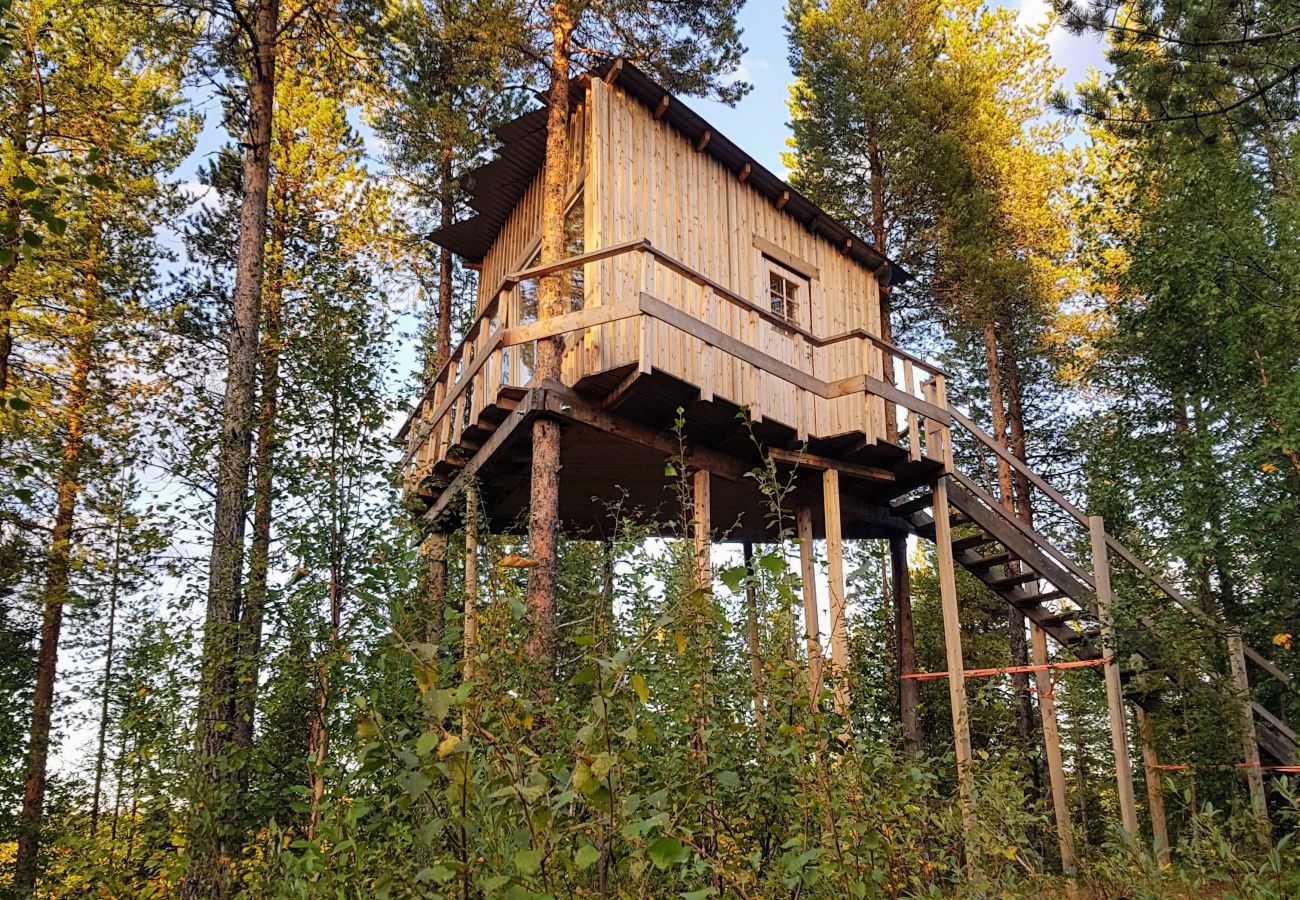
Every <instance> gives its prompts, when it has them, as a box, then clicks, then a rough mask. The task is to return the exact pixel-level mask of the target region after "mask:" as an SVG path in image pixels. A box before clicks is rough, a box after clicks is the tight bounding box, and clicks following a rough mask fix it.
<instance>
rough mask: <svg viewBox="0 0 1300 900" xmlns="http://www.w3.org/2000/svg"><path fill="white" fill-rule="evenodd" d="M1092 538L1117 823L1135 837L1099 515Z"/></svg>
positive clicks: (1092, 526) (1134, 805)
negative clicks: (1116, 794) (1112, 752)
mask: <svg viewBox="0 0 1300 900" xmlns="http://www.w3.org/2000/svg"><path fill="white" fill-rule="evenodd" d="M1088 533H1089V535H1090V537H1091V538H1092V578H1093V583H1094V585H1095V586H1096V591H1097V618H1098V620H1099V621H1100V623H1101V644H1102V651H1101V652H1102V655H1103V656H1104V657H1105V658H1106V659H1107V662H1106V664H1105V666H1104V667H1103V668H1104V670H1105V676H1106V709H1107V712H1108V713H1109V716H1110V743H1111V747H1112V749H1113V750H1114V752H1115V785H1116V788H1117V792H1118V794H1119V814H1120V824H1121V825H1122V826H1123V828H1124V831H1125V832H1127V833H1128V834H1130V835H1136V834H1137V801H1136V799H1135V798H1134V796H1133V763H1132V761H1131V760H1130V759H1129V753H1128V729H1127V727H1126V726H1125V722H1124V694H1123V692H1122V690H1121V687H1120V683H1119V660H1118V659H1116V658H1115V655H1116V653H1117V652H1118V650H1117V649H1116V647H1115V621H1114V617H1113V616H1112V614H1111V602H1112V600H1113V595H1112V594H1111V590H1110V560H1109V559H1108V558H1107V555H1106V523H1105V522H1104V521H1103V519H1102V517H1101V516H1089V517H1088Z"/></svg>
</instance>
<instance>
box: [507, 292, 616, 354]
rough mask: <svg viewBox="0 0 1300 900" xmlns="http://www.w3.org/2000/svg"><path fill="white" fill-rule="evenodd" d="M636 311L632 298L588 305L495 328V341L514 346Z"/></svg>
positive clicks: (590, 326) (592, 325) (600, 322)
mask: <svg viewBox="0 0 1300 900" xmlns="http://www.w3.org/2000/svg"><path fill="white" fill-rule="evenodd" d="M640 314H641V309H640V306H639V305H638V304H637V303H636V302H634V301H633V302H624V303H615V304H612V305H610V306H589V307H587V308H586V309H580V310H578V311H577V312H571V313H565V314H564V315H562V316H552V317H551V318H549V319H542V320H540V321H537V322H529V323H528V324H527V325H516V326H515V327H514V328H507V329H505V330H504V331H503V332H498V334H500V335H501V337H500V338H499V341H500V342H501V343H503V344H504V345H505V346H507V347H515V346H518V345H520V344H530V343H532V342H533V341H540V340H545V339H546V338H550V337H555V336H557V335H561V334H567V333H569V332H572V331H579V330H581V329H583V328H592V327H595V326H597V325H606V324H609V323H610V322H617V321H619V320H620V319H630V318H632V317H634V316H638V315H640Z"/></svg>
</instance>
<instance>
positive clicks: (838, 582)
mask: <svg viewBox="0 0 1300 900" xmlns="http://www.w3.org/2000/svg"><path fill="white" fill-rule="evenodd" d="M822 506H823V512H824V514H825V516H826V570H827V581H828V585H829V589H830V615H831V682H832V684H831V686H832V688H833V689H834V691H835V711H836V712H837V713H839V714H840V715H841V716H848V714H849V681H848V679H849V624H848V600H847V598H846V597H845V593H846V589H845V583H844V539H843V534H842V532H841V526H840V473H839V472H837V471H836V470H835V469H827V470H825V471H824V472H823V473H822Z"/></svg>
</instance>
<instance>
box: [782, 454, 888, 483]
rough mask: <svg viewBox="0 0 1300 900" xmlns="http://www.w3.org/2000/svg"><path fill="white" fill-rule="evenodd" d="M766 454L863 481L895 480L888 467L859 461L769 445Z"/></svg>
mask: <svg viewBox="0 0 1300 900" xmlns="http://www.w3.org/2000/svg"><path fill="white" fill-rule="evenodd" d="M767 454H768V456H770V457H772V458H773V459H775V460H777V461H778V462H784V463H790V464H791V465H796V466H805V467H806V468H809V469H820V470H822V471H836V472H842V473H843V474H845V475H851V476H853V477H854V478H861V479H863V480H865V481H879V482H886V483H887V482H891V481H894V480H895V475H894V473H893V472H891V471H889V470H888V469H881V468H877V467H876V466H864V465H860V464H859V463H852V462H846V461H844V460H839V459H831V458H830V457H829V456H815V455H814V454H812V453H804V452H803V451H801V450H782V449H781V448H780V447H769V448H768V449H767Z"/></svg>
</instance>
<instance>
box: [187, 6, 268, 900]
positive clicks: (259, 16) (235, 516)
mask: <svg viewBox="0 0 1300 900" xmlns="http://www.w3.org/2000/svg"><path fill="white" fill-rule="evenodd" d="M279 19H280V6H279V0H257V3H256V7H255V9H254V13H253V22H252V33H251V34H249V35H248V38H249V49H250V51H251V54H250V56H251V59H250V63H251V65H250V67H249V68H250V73H249V77H250V82H249V85H248V101H249V104H248V140H247V143H246V144H245V145H244V159H243V197H242V199H241V203H240V210H239V244H238V249H237V253H236V260H235V289H234V297H233V306H234V316H233V321H232V322H231V327H230V341H229V354H228V360H227V368H226V392H225V399H224V402H223V405H222V412H221V440H220V447H219V450H218V456H217V484H216V495H217V496H216V508H215V511H214V515H213V534H212V555H211V559H210V561H209V565H208V597H207V613H206V617H205V622H204V630H203V662H202V670H201V673H200V684H199V713H198V715H199V721H198V747H197V772H196V774H197V782H198V785H197V796H196V798H195V800H196V809H195V814H194V817H193V821H192V823H191V829H190V836H189V853H190V859H189V865H188V867H187V871H186V873H185V878H184V879H183V880H182V882H181V886H180V895H181V897H182V898H184V900H194V898H199V897H224V896H226V895H227V894H228V893H229V883H228V879H229V873H228V871H227V861H226V855H227V854H228V853H229V852H231V851H232V850H233V849H234V845H235V844H237V841H238V839H237V830H238V825H237V819H238V816H237V804H238V802H239V798H238V795H237V792H236V791H234V790H232V787H233V785H232V784H231V775H232V773H231V772H230V771H229V768H230V766H229V763H228V761H227V760H226V756H227V751H228V749H229V746H230V743H231V740H232V737H233V725H234V719H235V718H236V717H235V676H236V660H235V658H234V657H235V652H236V650H237V639H238V629H239V619H240V585H241V579H242V575H243V562H244V519H245V511H244V507H245V503H246V501H247V496H248V468H249V446H250V444H251V442H252V430H253V424H254V419H255V402H254V400H255V398H254V384H255V380H256V369H257V350H258V339H257V332H258V308H259V306H260V304H261V299H262V267H263V259H264V247H263V243H264V240H265V237H266V206H267V190H268V187H269V185H270V162H271V130H272V117H273V113H274V108H275V49H276V48H275V44H276V37H277V32H278V30H279Z"/></svg>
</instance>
